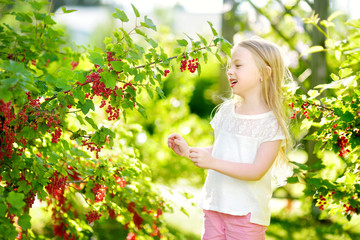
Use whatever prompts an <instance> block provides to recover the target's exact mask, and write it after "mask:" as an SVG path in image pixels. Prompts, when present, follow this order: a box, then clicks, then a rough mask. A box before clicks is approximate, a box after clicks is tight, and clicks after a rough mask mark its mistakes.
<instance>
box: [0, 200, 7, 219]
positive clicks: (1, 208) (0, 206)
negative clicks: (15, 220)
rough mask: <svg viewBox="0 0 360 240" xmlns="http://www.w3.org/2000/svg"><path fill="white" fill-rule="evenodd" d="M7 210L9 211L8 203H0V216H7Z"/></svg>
mask: <svg viewBox="0 0 360 240" xmlns="http://www.w3.org/2000/svg"><path fill="white" fill-rule="evenodd" d="M6 211H7V207H6V205H5V204H3V203H0V217H5V213H6Z"/></svg>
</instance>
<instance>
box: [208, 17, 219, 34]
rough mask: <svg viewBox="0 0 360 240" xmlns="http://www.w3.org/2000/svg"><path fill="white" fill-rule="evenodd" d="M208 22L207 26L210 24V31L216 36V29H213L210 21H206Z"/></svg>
mask: <svg viewBox="0 0 360 240" xmlns="http://www.w3.org/2000/svg"><path fill="white" fill-rule="evenodd" d="M208 24H209V26H210V28H211V31H212V33H213V34H214V36H217V35H218V33H217V31H216V30H215V28H214V26H213V24H212V22H210V21H208Z"/></svg>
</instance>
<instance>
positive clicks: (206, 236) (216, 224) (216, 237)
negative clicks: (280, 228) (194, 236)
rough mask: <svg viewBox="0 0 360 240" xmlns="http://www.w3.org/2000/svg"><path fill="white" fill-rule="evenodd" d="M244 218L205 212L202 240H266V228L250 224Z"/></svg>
mask: <svg viewBox="0 0 360 240" xmlns="http://www.w3.org/2000/svg"><path fill="white" fill-rule="evenodd" d="M250 215H251V214H250V213H249V214H247V215H244V216H234V215H230V214H225V213H220V212H215V211H209V210H204V224H203V233H202V237H201V239H202V240H264V239H265V231H266V229H267V227H266V226H262V225H258V224H255V223H251V222H250Z"/></svg>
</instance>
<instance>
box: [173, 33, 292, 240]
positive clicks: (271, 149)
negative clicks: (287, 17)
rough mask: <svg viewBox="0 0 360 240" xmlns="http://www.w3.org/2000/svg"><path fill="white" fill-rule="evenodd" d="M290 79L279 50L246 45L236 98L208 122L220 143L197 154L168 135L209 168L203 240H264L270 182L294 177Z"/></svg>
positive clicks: (236, 62)
mask: <svg viewBox="0 0 360 240" xmlns="http://www.w3.org/2000/svg"><path fill="white" fill-rule="evenodd" d="M287 74H288V70H287V68H286V67H285V65H284V62H283V58H282V55H281V53H280V50H279V48H278V47H277V46H276V45H275V44H273V43H271V42H268V41H265V40H262V39H250V40H244V41H242V42H240V43H239V44H237V45H236V46H235V47H234V48H233V49H232V56H231V63H230V67H229V70H228V72H227V75H228V79H229V83H230V86H231V89H232V93H233V98H232V99H229V100H227V101H225V102H224V103H223V104H221V106H220V107H219V109H218V111H217V112H216V114H215V116H214V118H213V119H212V120H211V122H210V124H211V126H212V128H213V129H214V132H215V141H214V145H213V146H212V147H207V148H192V147H189V146H188V144H187V143H186V141H185V140H184V138H183V137H182V136H180V135H179V134H177V133H174V134H171V135H170V136H169V138H168V145H169V147H170V148H171V149H173V151H174V152H175V153H176V154H178V155H180V156H183V157H186V158H189V159H190V160H191V161H192V162H193V163H194V164H195V166H197V167H200V168H204V169H208V175H207V178H206V181H205V184H204V187H203V189H202V191H201V195H200V201H199V206H200V207H201V208H202V209H203V210H204V224H203V226H204V227H203V234H202V239H203V240H208V239H211V240H215V239H216V240H218V239H219V240H220V239H224V240H225V239H226V240H235V239H236V240H237V239H244V240H247V239H254V240H255V239H256V240H258V239H265V231H266V229H267V226H268V225H269V224H270V206H269V205H270V199H271V196H272V190H273V188H272V179H274V178H275V179H277V180H278V183H280V182H285V181H286V178H287V177H288V176H289V175H291V169H290V168H289V165H288V159H287V157H286V155H285V149H286V148H287V147H288V146H289V145H290V141H291V138H290V135H289V130H288V128H287V119H290V118H289V117H288V116H287V114H286V111H285V104H284V100H285V99H284V97H283V87H284V81H285V79H286V77H287ZM289 169H290V170H289Z"/></svg>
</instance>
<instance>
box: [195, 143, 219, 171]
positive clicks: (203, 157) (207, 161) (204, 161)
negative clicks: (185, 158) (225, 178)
mask: <svg viewBox="0 0 360 240" xmlns="http://www.w3.org/2000/svg"><path fill="white" fill-rule="evenodd" d="M190 160H191V161H192V162H193V163H194V164H195V166H198V167H199V168H204V169H209V168H213V166H214V163H215V159H214V158H213V157H212V155H211V154H210V153H209V151H206V150H205V149H201V148H190Z"/></svg>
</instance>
